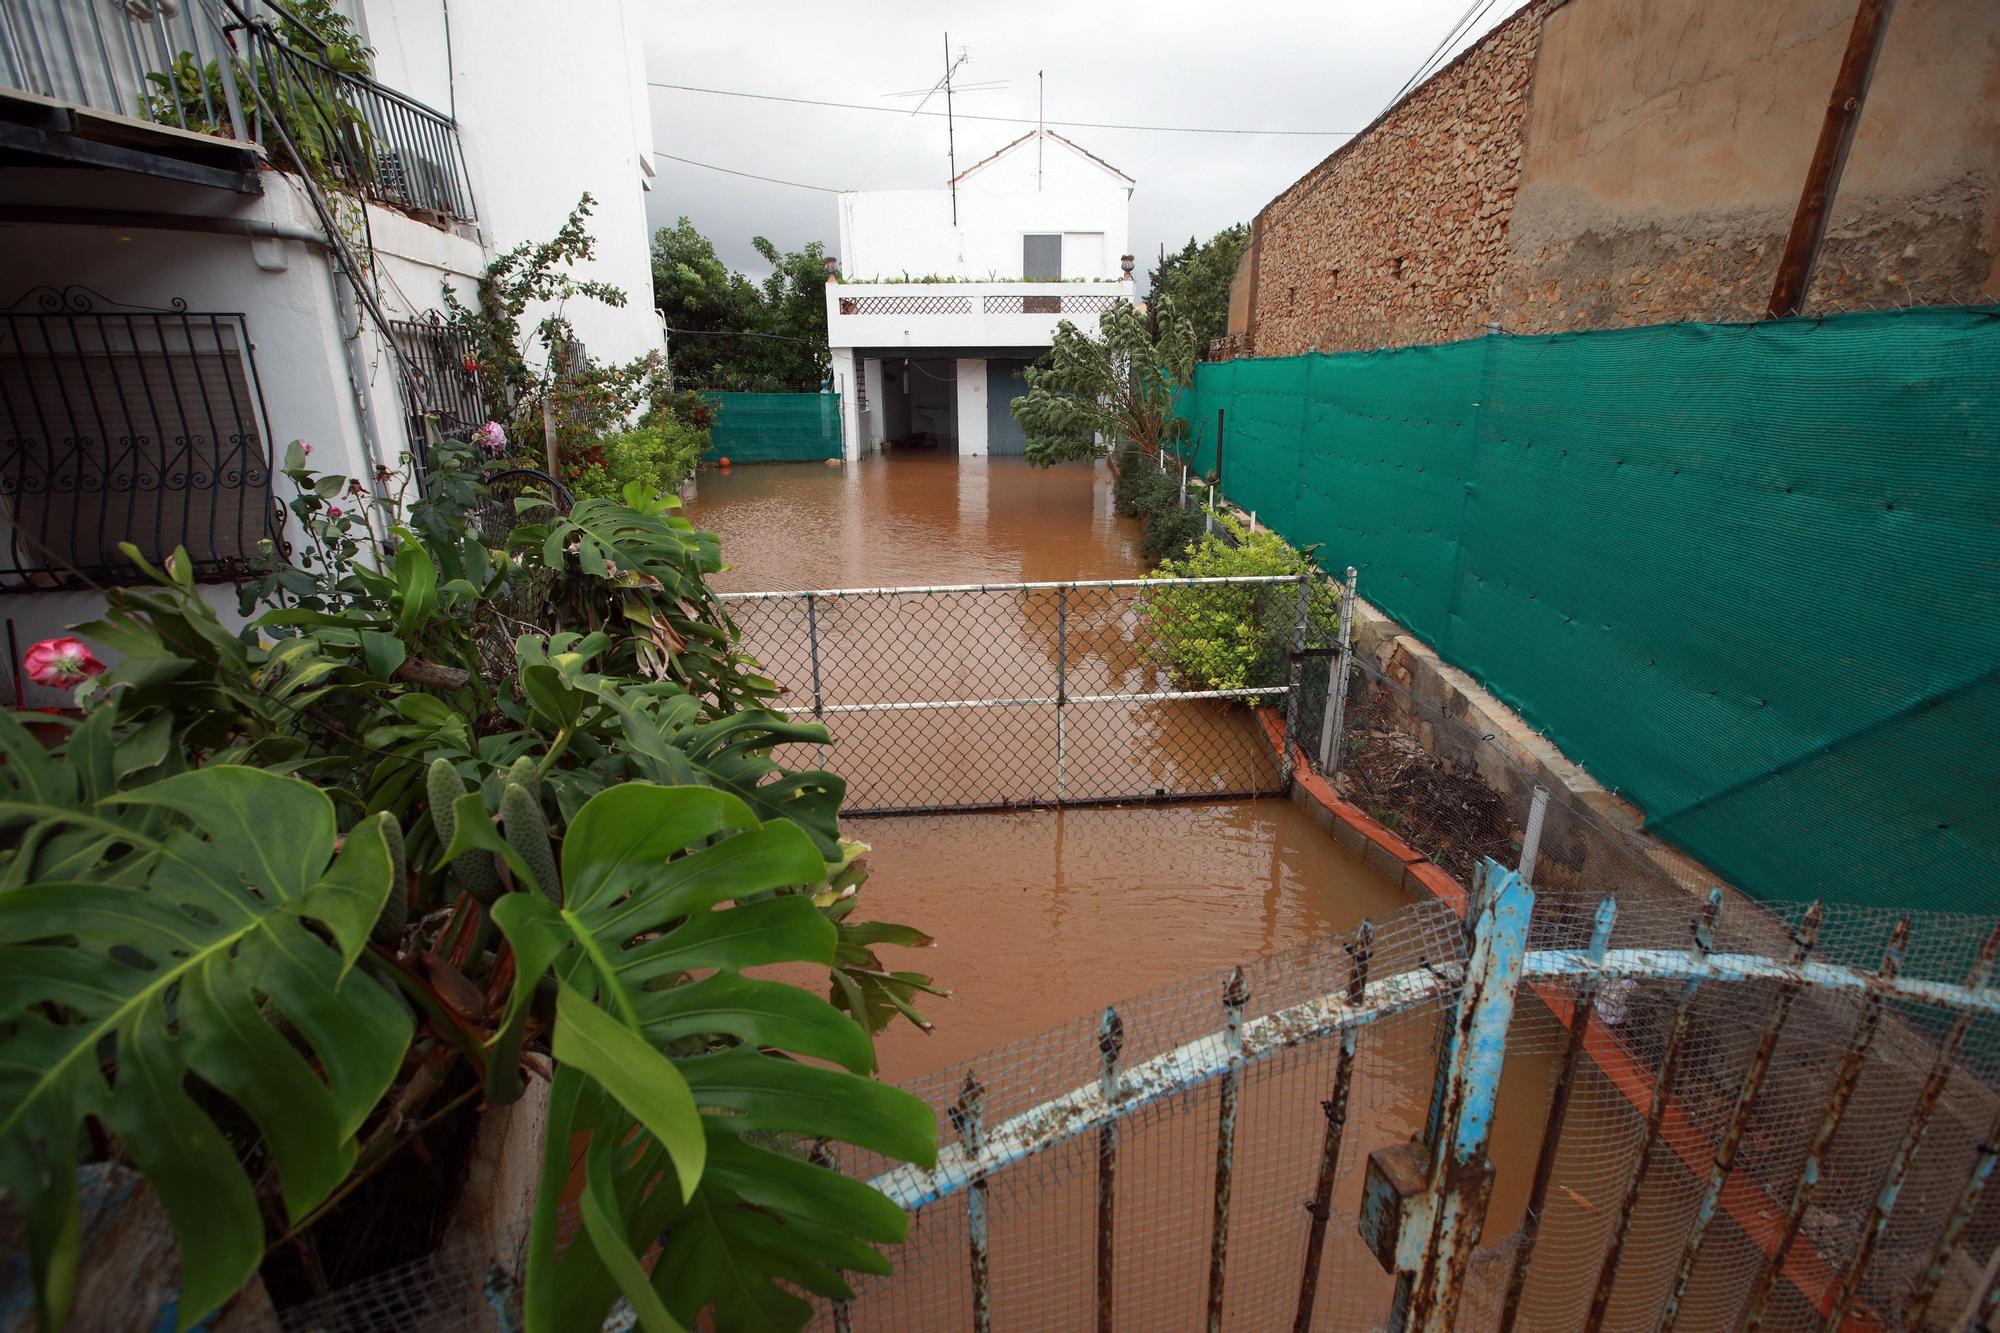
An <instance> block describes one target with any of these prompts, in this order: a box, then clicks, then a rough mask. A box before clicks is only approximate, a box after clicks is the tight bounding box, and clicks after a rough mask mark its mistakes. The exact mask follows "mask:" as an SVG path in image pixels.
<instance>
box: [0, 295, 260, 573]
mask: <svg viewBox="0 0 2000 1333" xmlns="http://www.w3.org/2000/svg"><path fill="white" fill-rule="evenodd" d="M271 471H272V469H271V447H270V428H269V425H268V423H267V419H266V415H265V411H264V397H263V390H262V388H261V387H260V386H259V385H258V382H257V363H256V358H255V356H254V353H253V351H252V345H251V341H250V332H249V326H248V323H247V321H246V319H245V317H244V316H243V315H241V314H222V313H205V312H200V311H194V310H190V309H188V308H187V304H186V303H185V302H182V301H176V302H175V303H174V304H173V306H171V307H170V308H167V309H153V308H144V307H135V306H124V305H119V304H117V303H115V302H111V301H107V300H105V299H104V298H102V297H99V296H98V295H97V294H96V293H94V292H90V291H87V290H86V289H84V288H81V287H69V288H65V289H63V290H61V291H57V290H56V289H54V288H51V287H43V288H38V289H36V290H34V291H31V292H29V293H28V294H27V295H26V296H24V297H22V298H21V299H20V300H19V301H17V302H15V303H14V304H13V305H12V306H9V307H6V308H4V309H0V591H4V592H35V591H46V590H55V589H64V588H91V587H96V586H99V585H101V584H105V583H125V582H132V581H134V580H135V579H137V577H138V571H137V569H136V568H135V567H134V566H133V565H132V563H131V562H130V561H129V560H127V559H126V558H125V556H124V555H123V553H122V552H121V551H120V550H119V546H120V543H123V542H130V543H131V544H132V545H133V546H135V547H137V548H138V550H139V552H140V553H141V554H142V555H144V556H145V557H146V558H147V559H148V560H149V561H152V562H154V563H158V562H159V561H161V560H164V559H165V558H166V557H167V556H169V555H171V554H173V552H174V551H175V550H176V549H177V548H181V549H185V550H186V551H187V553H188V556H189V558H190V559H191V560H192V562H193V565H194V572H195V575H196V577H198V578H203V579H211V580H228V579H236V578H242V577H244V576H246V575H247V574H249V573H250V572H251V571H252V570H253V569H254V568H255V567H256V566H257V565H258V564H260V563H261V562H262V560H263V559H264V558H265V556H266V555H267V554H270V553H275V546H273V547H270V548H263V547H262V543H263V542H264V541H265V540H266V539H267V538H268V539H270V540H271V541H272V542H273V543H275V542H276V541H277V537H278V515H277V513H276V510H275V508H274V506H275V500H274V498H273V496H272V491H271ZM260 548H261V549H260Z"/></svg>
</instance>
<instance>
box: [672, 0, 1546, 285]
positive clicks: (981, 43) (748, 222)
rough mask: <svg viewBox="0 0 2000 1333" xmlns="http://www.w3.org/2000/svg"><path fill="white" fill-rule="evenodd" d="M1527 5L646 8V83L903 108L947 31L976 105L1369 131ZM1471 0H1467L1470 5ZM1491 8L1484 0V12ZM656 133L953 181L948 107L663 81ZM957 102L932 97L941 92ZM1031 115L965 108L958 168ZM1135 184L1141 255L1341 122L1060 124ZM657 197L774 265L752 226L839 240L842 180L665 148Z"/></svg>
mask: <svg viewBox="0 0 2000 1333" xmlns="http://www.w3.org/2000/svg"><path fill="white" fill-rule="evenodd" d="M1522 3H1523V0H1320V2H1319V3H1270V2H1267V0H1248V2H1246V0H1220V2H1219V3H1218V0H1205V2H1204V3H1199V4H1195V3H1184V2H1182V0H1147V3H1145V4H1139V3H1124V2H1122V0H1121V2H1119V3H1112V2H1111V0H1059V2H1055V3H1045V2H1041V0H1017V2H1016V3H1011V4H995V3H984V4H962V3H930V4H914V3H901V4H895V3H871V2H870V0H851V2H850V3H848V4H844V5H838V6H835V5H826V4H806V3H793V2H792V0H761V2H759V3H739V4H730V5H725V4H716V3H707V4H679V3H676V4H665V3H649V4H648V5H647V6H646V8H645V13H646V22H647V32H646V42H647V51H646V56H647V68H648V75H647V77H648V78H649V79H652V80H655V81H657V82H661V83H678V84H693V85H696V86H699V87H703V88H717V89H730V90H735V91H740V92H754V93H771V94H778V95H781V96H787V97H799V98H812V99H820V100H825V101H834V102H850V103H860V104H864V105H868V106H872V107H889V108H901V109H903V110H905V111H907V110H908V108H910V107H911V106H912V105H914V104H915V103H916V101H917V99H916V98H914V97H893V96H888V94H893V93H899V92H904V91H907V90H912V89H923V88H928V87H929V86H930V85H931V84H933V83H934V82H935V81H936V80H937V79H938V77H939V75H940V74H942V73H943V65H944V54H945V45H944V41H945V33H946V32H947V31H948V32H949V33H950V34H951V45H952V48H953V51H954V52H956V50H957V48H959V47H961V46H963V47H964V48H966V50H967V53H968V54H969V56H970V60H969V62H968V63H967V65H966V66H965V67H964V68H963V69H961V70H960V72H959V73H958V74H957V75H956V76H955V77H954V82H955V83H957V84H960V85H968V84H978V83H990V82H996V81H998V82H1004V83H1005V85H1006V86H1005V88H1004V89H1001V90H997V91H986V92H968V93H964V94H961V95H959V96H958V97H957V98H956V99H955V106H956V108H957V109H958V110H959V111H961V112H972V113H976V114H981V115H990V116H1020V117H1028V118H1032V117H1033V116H1034V115H1035V87H1036V80H1035V73H1036V71H1037V70H1040V71H1043V73H1044V74H1045V76H1046V80H1047V116H1048V118H1049V120H1050V121H1051V122H1056V121H1064V120H1083V121H1110V122H1117V123H1120V124H1147V125H1178V126H1187V125H1196V126H1213V127H1241V128H1251V129H1266V130H1275V129H1286V130H1341V131H1350V132H1351V131H1354V130H1358V129H1360V128H1361V127H1362V126H1364V125H1366V124H1367V123H1368V122H1369V121H1370V120H1371V119H1373V118H1374V117H1375V115H1376V114H1377V113H1379V112H1380V111H1381V110H1382V108H1383V107H1384V106H1385V105H1386V104H1387V103H1388V101H1389V99H1390V98H1391V97H1392V96H1393V95H1394V94H1395V92H1396V90H1397V89H1398V87H1400V86H1401V85H1402V83H1403V81H1404V80H1405V79H1407V78H1408V77H1409V76H1410V75H1411V74H1412V73H1413V72H1414V71H1415V70H1416V69H1417V68H1418V67H1419V65H1421V64H1422V63H1423V61H1424V59H1425V57H1427V56H1428V55H1429V54H1430V53H1431V51H1432V49H1433V48H1435V47H1436V46H1437V45H1438V43H1439V42H1440V41H1442V40H1443V39H1444V37H1445V35H1446V34H1447V33H1448V32H1450V31H1451V30H1452V28H1453V26H1454V24H1456V23H1458V22H1459V20H1461V19H1462V18H1465V17H1466V16H1467V15H1473V16H1475V17H1474V21H1473V22H1472V23H1471V24H1470V25H1469V26H1468V27H1467V29H1466V31H1465V32H1464V33H1463V34H1462V35H1461V36H1460V37H1459V38H1458V39H1457V40H1456V41H1454V42H1452V43H1451V45H1450V47H1449V48H1448V49H1447V52H1446V54H1445V56H1443V57H1441V60H1440V63H1441V62H1442V59H1448V58H1449V56H1450V55H1451V54H1454V53H1456V51H1458V50H1460V49H1462V48H1463V47H1464V46H1465V45H1466V44H1468V43H1469V42H1471V41H1473V40H1475V39H1476V38H1477V37H1478V36H1480V35H1481V34H1483V33H1485V32H1486V31H1488V30H1489V29H1491V28H1492V27H1493V26H1494V25H1495V24H1496V23H1499V22H1500V21H1501V20H1502V19H1504V18H1505V17H1506V16H1507V15H1509V14H1511V13H1513V12H1514V11H1515V10H1517V9H1519V8H1520V6H1521V4H1522ZM1468 5H1469V7H1468ZM1482 11H1483V12H1482ZM651 91H652V104H653V133H654V136H655V145H654V146H655V147H656V148H658V149H659V150H660V151H661V152H664V153H672V154H675V155H676V156H679V157H683V158H692V159H693V160H695V161H697V162H705V163H711V164H714V165H716V166H722V167H729V168H733V169H735V170H737V171H744V172H752V173H755V174H757V175H761V176H772V177H778V178H781V179H783V180H789V181H799V182H803V183H806V184H809V185H817V186H823V187H826V188H829V189H923V188H941V187H942V186H943V185H944V184H945V182H946V180H947V179H948V177H949V175H950V173H949V170H948V168H947V165H946V144H945V122H944V121H943V120H941V119H932V118H929V117H911V116H908V115H890V114H886V113H884V112H880V111H846V110H835V109H832V108H825V107H809V106H797V105H790V104H784V103H775V102H758V101H749V100H744V99H740V98H733V97H717V96H709V95H704V94H698V93H690V92H678V91H672V90H669V89H665V88H659V87H655V88H653V89H652V90H651ZM926 109H928V110H942V109H943V99H942V98H936V99H933V101H932V102H931V103H930V105H929V106H928V107H927V108H926ZM1027 128H1030V126H1024V125H1009V124H996V123H994V122H991V121H974V120H965V119H962V118H961V119H960V120H959V121H958V123H957V139H958V163H959V166H960V168H961V169H962V168H964V167H965V166H967V165H969V164H971V163H973V162H976V161H978V160H979V159H980V158H981V157H983V156H985V155H986V154H988V153H990V152H992V151H993V150H994V149H996V148H998V147H1000V146H1001V145H1002V144H1004V143H1006V142H1007V141H1008V140H1010V139H1013V138H1015V137H1017V136H1018V135H1020V134H1021V133H1022V132H1024V130H1025V129H1027ZM1051 128H1055V129H1057V130H1059V132H1061V133H1063V134H1065V135H1068V136H1069V137H1070V138H1072V139H1074V140H1075V141H1076V142H1077V143H1079V144H1081V145H1082V146H1083V147H1085V148H1087V149H1089V150H1090V151H1091V152H1093V153H1096V154H1097V155H1098V156H1099V157H1102V158H1104V159H1105V160H1106V161H1108V162H1110V163H1111V164H1112V165H1114V166H1116V167H1118V168H1119V169H1121V170H1123V171H1124V172H1125V173H1126V174H1127V175H1129V176H1132V177H1133V178H1135V179H1136V180H1137V181H1138V188H1137V190H1136V191H1134V193H1133V196H1132V244H1133V247H1134V252H1135V253H1136V254H1137V255H1138V257H1139V261H1140V262H1139V271H1140V276H1141V278H1142V279H1143V277H1144V274H1145V270H1146V269H1147V268H1148V267H1150V266H1151V264H1152V263H1153V262H1154V260H1155V259H1156V257H1157V255H1158V252H1159V247H1160V244H1161V243H1162V242H1165V243H1166V245H1167V247H1168V248H1169V249H1173V248H1177V247H1178V246H1180V245H1181V244H1182V243H1184V242H1185V241H1186V240H1187V238H1188V237H1189V236H1190V235H1194V236H1199V237H1202V238H1204V239H1205V238H1206V237H1208V236H1209V235H1210V234H1212V233H1213V232H1215V231H1217V230H1218V229H1220V228H1222V227H1225V226H1227V225H1229V224H1230V223H1232V222H1244V221H1248V220H1249V218H1250V217H1251V215H1252V214H1254V213H1255V212H1256V211H1257V209H1258V208H1260V207H1261V206H1262V205H1263V204H1264V203H1266V202H1267V201H1268V200H1269V199H1270V198H1271V197H1272V196H1273V195H1275V194H1276V193H1277V192H1278V191H1279V190H1282V189H1283V188H1284V187H1285V186H1286V185H1288V184H1290V183H1291V182H1292V181H1294V180H1296V179H1298V177H1299V176H1301V175H1303V174H1304V173H1305V172H1306V171H1307V170H1308V169H1309V168H1310V167H1311V166H1312V165H1313V164H1314V163H1315V162H1318V161H1319V160H1320V159H1321V158H1322V157H1324V156H1325V155H1326V154H1328V153H1330V152H1332V151H1333V150H1334V149H1335V148H1337V147H1339V146H1340V144H1341V143H1342V142H1344V138H1343V137H1341V136H1328V137H1324V138H1302V137H1279V136H1275V135H1254V136H1253V135H1234V134H1231V135H1219V134H1161V133H1145V132H1140V131H1134V130H1112V129H1081V128H1068V127H1064V126H1060V125H1054V124H1052V125H1051ZM658 166H659V176H658V178H657V179H656V180H655V181H654V183H653V192H652V194H651V195H650V196H649V199H648V212H649V213H650V215H651V218H652V223H653V225H654V226H655V227H659V226H663V225H671V224H672V223H673V221H674V220H675V219H676V218H678V217H680V216H681V215H683V214H685V215H686V216H688V217H690V218H692V219H693V220H694V223H695V225H696V226H697V227H699V228H700V229H701V230H702V231H703V232H705V233H706V234H707V235H708V236H709V237H710V238H711V239H713V240H714V242H715V244H716V248H717V250H718V251H720V253H721V255H722V257H723V259H724V261H725V262H727V263H729V264H730V265H731V266H733V267H736V268H740V269H742V270H743V271H745V272H747V273H751V274H752V275H756V276H761V274H762V273H764V272H765V271H767V269H766V266H764V265H763V264H761V263H760V261H759V260H758V258H757V255H756V252H755V251H754V250H752V249H751V247H750V238H751V237H752V236H754V235H759V234H762V235H765V236H769V237H770V238H771V239H772V240H773V241H775V242H776V243H777V244H778V245H779V247H780V248H782V249H793V248H796V247H797V246H800V245H802V244H804V243H805V242H807V241H812V240H819V241H824V242H825V243H826V244H827V247H828V249H830V250H831V249H833V248H834V243H835V223H834V201H833V196H832V195H831V194H824V193H819V192H816V191H812V190H802V189H794V188H790V187H787V186H783V185H771V184H766V183H763V182H761V181H755V180H745V179H742V178H740V177H736V176H728V175H723V174H721V173H719V172H715V171H708V170H703V169H702V168H700V167H693V166H686V165H683V164H682V163H679V162H674V161H668V160H661V161H660V162H659V163H658Z"/></svg>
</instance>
